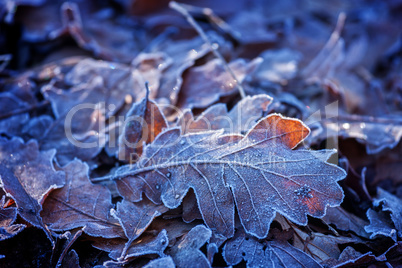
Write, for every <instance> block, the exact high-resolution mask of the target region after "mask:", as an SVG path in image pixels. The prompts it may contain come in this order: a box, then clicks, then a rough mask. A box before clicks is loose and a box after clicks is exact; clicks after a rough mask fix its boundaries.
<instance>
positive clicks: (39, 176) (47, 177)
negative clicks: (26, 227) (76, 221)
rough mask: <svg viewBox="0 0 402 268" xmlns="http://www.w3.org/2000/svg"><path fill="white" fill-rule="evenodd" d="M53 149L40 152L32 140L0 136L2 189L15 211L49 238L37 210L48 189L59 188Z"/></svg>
mask: <svg viewBox="0 0 402 268" xmlns="http://www.w3.org/2000/svg"><path fill="white" fill-rule="evenodd" d="M54 155H55V151H54V150H51V151H46V152H40V151H39V149H38V144H37V143H36V142H34V141H30V142H28V143H26V144H25V143H23V141H22V140H20V139H18V138H13V139H12V140H6V139H3V138H0V181H1V183H2V188H3V189H4V191H5V192H6V193H7V195H9V196H11V197H12V198H13V199H14V201H15V202H16V203H17V208H18V213H19V215H20V216H21V217H22V218H24V219H25V220H26V221H28V222H30V223H31V224H32V225H34V226H36V227H39V228H42V229H43V230H44V231H45V232H46V234H47V236H48V237H49V239H50V240H52V239H51V236H50V234H49V231H48V230H47V228H46V227H45V225H44V223H43V221H42V217H41V216H40V212H41V210H42V204H43V202H44V200H45V198H46V196H47V195H48V194H49V193H50V191H52V190H54V189H57V188H60V187H63V185H64V184H65V174H64V172H63V171H55V169H54V168H53V163H52V161H53V157H54Z"/></svg>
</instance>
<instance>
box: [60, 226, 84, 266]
mask: <svg viewBox="0 0 402 268" xmlns="http://www.w3.org/2000/svg"><path fill="white" fill-rule="evenodd" d="M85 228H87V226H86V225H85V226H84V227H83V228H82V229H81V230H79V231H78V232H77V233H75V235H74V237H73V238H71V240H70V241H69V242H68V244H67V245H66V247H65V248H64V249H63V252H62V253H61V255H60V258H59V260H58V261H57V264H56V267H60V266H61V262H62V261H63V258H64V256H66V254H67V251H68V250H69V249H70V247H71V246H72V245H73V243H74V242H75V241H76V240H77V239H78V237H80V236H81V234H82V233H83V232H84V230H85Z"/></svg>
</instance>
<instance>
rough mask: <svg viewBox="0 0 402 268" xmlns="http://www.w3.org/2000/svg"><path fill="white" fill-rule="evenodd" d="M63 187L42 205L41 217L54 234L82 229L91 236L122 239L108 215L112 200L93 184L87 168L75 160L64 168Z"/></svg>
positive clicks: (121, 232)
mask: <svg viewBox="0 0 402 268" xmlns="http://www.w3.org/2000/svg"><path fill="white" fill-rule="evenodd" d="M62 170H63V171H64V172H65V173H66V186H65V187H63V188H62V189H59V190H57V191H54V192H53V193H51V194H50V195H49V197H48V199H47V200H46V202H45V203H44V205H43V207H44V209H43V212H42V217H43V221H44V222H45V223H46V224H48V225H49V228H50V229H51V230H53V231H66V230H71V229H75V228H79V227H84V226H86V227H85V229H84V232H85V233H87V234H89V235H91V236H99V237H105V238H114V237H125V236H124V232H123V229H122V228H121V226H120V225H119V223H118V221H117V220H115V219H113V217H112V216H111V215H110V209H111V208H112V203H111V201H112V197H111V194H110V191H109V190H108V189H107V188H106V187H105V186H101V185H93V184H92V183H91V182H90V180H89V177H88V165H87V164H85V163H83V162H81V161H80V160H77V159H76V160H74V161H72V162H70V163H69V164H68V165H66V166H64V167H63V168H62Z"/></svg>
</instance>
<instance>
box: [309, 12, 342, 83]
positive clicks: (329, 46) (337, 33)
mask: <svg viewBox="0 0 402 268" xmlns="http://www.w3.org/2000/svg"><path fill="white" fill-rule="evenodd" d="M345 20H346V14H345V13H344V12H341V13H340V14H339V16H338V20H337V22H336V26H335V30H334V31H333V32H332V34H331V37H330V38H329V40H328V41H327V43H326V44H325V45H324V47H323V48H322V49H321V51H320V52H319V53H318V55H317V56H316V57H315V58H314V59H313V60H312V61H311V62H310V63H309V64H308V65H307V66H306V68H304V70H303V75H304V76H308V75H310V74H311V73H313V72H314V71H315V70H317V68H319V67H320V65H321V64H322V62H324V59H325V57H326V55H327V54H328V53H330V52H331V50H333V49H334V48H335V47H336V44H337V42H338V41H339V39H340V38H341V32H342V29H343V26H344V25H345Z"/></svg>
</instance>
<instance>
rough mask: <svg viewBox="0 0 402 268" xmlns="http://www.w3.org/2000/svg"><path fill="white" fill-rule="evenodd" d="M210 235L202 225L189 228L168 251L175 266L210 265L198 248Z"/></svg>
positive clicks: (199, 266) (209, 231)
mask: <svg viewBox="0 0 402 268" xmlns="http://www.w3.org/2000/svg"><path fill="white" fill-rule="evenodd" d="M211 235H212V232H211V230H210V229H208V228H206V227H205V226H203V225H197V226H195V227H194V228H193V229H191V230H190V232H188V233H187V234H186V235H185V236H184V237H183V238H182V239H181V240H180V241H179V242H177V243H176V244H175V245H174V246H173V247H172V248H171V249H170V250H169V251H168V254H169V255H170V256H172V258H173V260H174V263H175V264H176V267H179V268H180V267H198V268H202V267H211V264H210V263H209V261H208V259H207V257H206V256H205V255H204V253H202V252H201V251H200V250H199V248H200V247H202V246H203V245H204V244H205V243H206V242H207V241H208V240H209V239H210V237H211Z"/></svg>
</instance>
